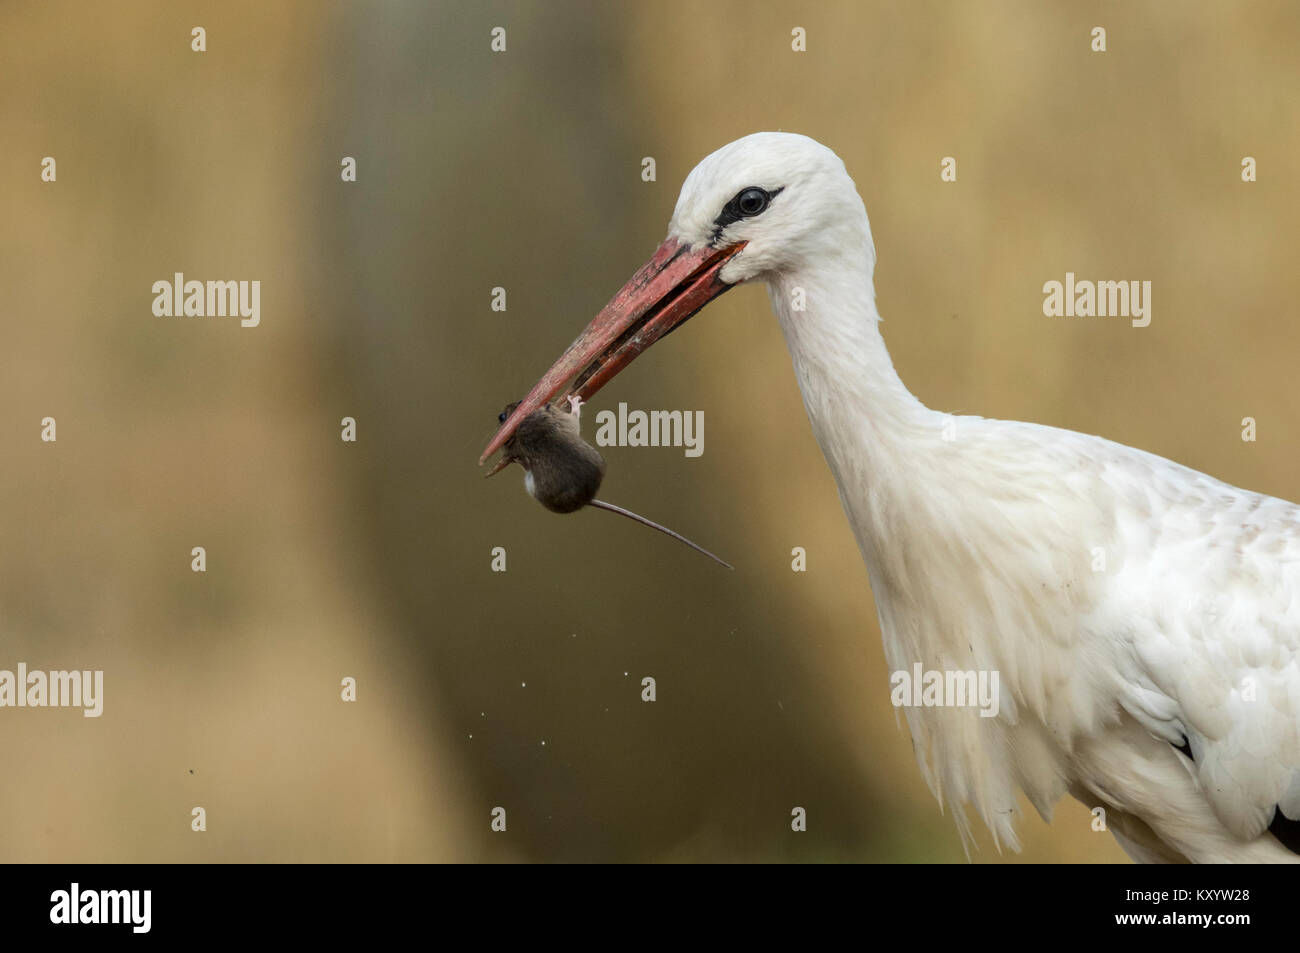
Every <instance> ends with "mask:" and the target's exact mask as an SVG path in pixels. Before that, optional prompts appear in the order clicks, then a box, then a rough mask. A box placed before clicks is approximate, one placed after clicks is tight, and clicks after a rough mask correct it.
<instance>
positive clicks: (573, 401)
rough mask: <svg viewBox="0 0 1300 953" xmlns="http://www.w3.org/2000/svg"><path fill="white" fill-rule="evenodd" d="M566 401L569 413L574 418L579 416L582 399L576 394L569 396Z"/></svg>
mask: <svg viewBox="0 0 1300 953" xmlns="http://www.w3.org/2000/svg"><path fill="white" fill-rule="evenodd" d="M568 399H569V413H571V414H573V416H575V417H578V416H581V414H582V398H581V397H579V396H578V395H577V394H570V395H569V398H568Z"/></svg>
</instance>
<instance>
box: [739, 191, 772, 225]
mask: <svg viewBox="0 0 1300 953" xmlns="http://www.w3.org/2000/svg"><path fill="white" fill-rule="evenodd" d="M770 201H772V196H770V195H768V194H767V191H766V190H764V189H759V188H748V189H745V190H744V191H743V192H741V193H740V194H739V195H737V196H736V208H737V209H738V210H739V211H740V214H741V215H744V216H745V217H746V218H749V217H751V216H754V215H758V214H759V213H761V212H762V211H764V210H765V209H766V208H767V203H768V202H770Z"/></svg>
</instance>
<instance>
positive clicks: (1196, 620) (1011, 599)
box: [669, 133, 1300, 862]
mask: <svg viewBox="0 0 1300 953" xmlns="http://www.w3.org/2000/svg"><path fill="white" fill-rule="evenodd" d="M748 187H760V188H763V189H765V190H767V191H768V192H769V193H775V195H774V196H773V198H772V200H771V203H770V207H768V208H766V209H765V210H764V211H763V212H762V213H761V214H758V215H755V216H753V217H742V218H740V219H739V220H735V221H729V220H728V219H727V218H726V217H724V216H722V215H721V210H722V209H724V207H725V206H726V205H727V203H728V202H730V201H732V199H733V197H734V196H737V194H738V193H740V192H741V191H742V190H744V189H746V188H748ZM777 190H779V192H778V191H777ZM733 218H734V216H733ZM669 237H670V239H676V240H677V241H679V242H680V243H682V245H684V246H690V247H699V246H700V245H711V246H712V247H714V248H723V247H727V246H732V245H735V244H737V243H741V242H743V243H745V245H744V247H743V249H741V250H740V251H739V252H738V253H736V254H735V255H734V257H732V258H731V259H730V260H729V261H727V263H726V265H725V267H724V268H722V270H721V272H720V275H721V278H722V280H723V281H725V282H728V283H735V282H739V281H744V280H749V279H756V280H763V281H765V282H766V283H767V284H768V286H769V289H770V293H771V300H772V307H773V310H774V311H775V312H776V315H777V318H778V319H779V321H780V324H781V329H782V331H783V332H784V335H785V339H786V343H787V345H788V348H789V351H790V357H791V361H792V363H793V365H794V371H795V374H796V376H797V378H798V383H799V389H800V391H801V392H802V394H803V400H804V405H805V408H806V410H807V412H808V418H809V420H810V421H811V422H812V427H813V430H814V432H815V434H816V438H817V442H818V444H819V445H820V446H821V449H822V452H823V454H824V455H825V457H826V460H827V462H828V463H829V465H830V467H831V470H832V471H833V473H834V476H835V480H836V482H837V484H838V486H839V492H840V500H841V503H842V504H843V507H844V511H845V513H846V514H847V515H848V518H849V520H850V522H851V523H852V525H853V530H854V533H855V534H856V537H857V540H858V545H859V547H860V549H861V551H862V556H863V559H864V560H865V562H866V565H867V569H868V572H869V574H870V577H871V584H872V589H873V593H874V596H875V600H876V604H877V606H878V608H879V614H880V627H881V632H882V633H883V637H884V645H885V654H886V657H887V661H888V663H889V666H890V668H891V670H908V669H910V668H911V667H912V665H913V663H914V662H918V661H919V662H921V663H922V664H923V666H924V667H925V668H926V669H931V670H940V671H949V670H971V669H975V670H990V671H994V670H995V671H997V672H998V673H999V676H1000V686H1001V710H1000V712H999V714H998V716H997V717H996V718H981V717H979V715H978V713H977V712H976V711H974V710H972V709H968V708H923V707H916V708H907V709H906V713H907V721H908V726H909V728H910V730H911V733H912V738H913V740H914V742H915V748H916V753H917V757H918V760H919V762H920V766H921V771H922V773H923V774H924V776H925V779H926V781H927V782H928V784H929V785H930V788H931V789H932V790H933V791H934V793H935V795H936V796H937V797H938V798H939V800H940V802H941V803H942V804H945V805H948V806H950V807H951V808H952V810H953V814H954V816H955V817H956V818H957V823H958V826H959V828H960V830H961V832H962V837H963V840H966V839H967V838H968V837H969V822H968V820H967V817H966V813H965V809H966V808H965V806H966V805H969V807H970V809H971V810H973V811H974V813H975V814H977V815H978V816H979V817H980V818H981V819H982V820H983V822H984V823H985V824H986V825H987V826H988V828H989V830H990V831H991V832H992V834H993V837H994V838H995V840H996V841H997V842H998V843H999V844H1000V845H1001V844H1005V845H1008V846H1011V847H1013V848H1014V847H1016V846H1017V839H1016V833H1015V826H1014V824H1015V817H1016V797H1017V789H1021V790H1023V791H1024V792H1025V794H1026V795H1027V796H1028V798H1029V800H1030V802H1031V803H1032V804H1033V805H1034V806H1035V807H1036V808H1037V810H1038V811H1039V812H1040V813H1041V814H1042V815H1043V816H1044V817H1045V818H1047V819H1050V816H1051V811H1052V806H1053V804H1054V803H1055V802H1056V801H1057V800H1058V799H1059V798H1060V797H1061V796H1062V795H1063V794H1066V793H1069V794H1072V795H1074V796H1075V797H1077V798H1078V799H1079V800H1081V801H1082V802H1083V803H1084V804H1085V805H1087V806H1089V807H1095V806H1101V807H1104V808H1105V809H1106V812H1107V822H1108V826H1109V827H1110V828H1111V830H1112V831H1113V832H1114V833H1115V835H1116V837H1117V838H1118V839H1119V841H1120V843H1121V845H1122V846H1123V847H1124V848H1125V850H1127V851H1128V852H1129V853H1130V855H1132V856H1133V857H1134V858H1136V859H1139V860H1191V861H1201V862H1214V861H1296V860H1300V857H1297V855H1296V854H1295V853H1293V852H1292V851H1291V850H1288V849H1287V848H1286V847H1284V846H1283V844H1282V843H1281V842H1280V841H1279V840H1278V839H1277V838H1276V837H1274V836H1273V835H1272V834H1270V833H1269V831H1268V829H1269V825H1270V823H1271V822H1273V821H1274V813H1275V811H1277V810H1278V809H1279V806H1280V810H1281V811H1282V812H1283V814H1284V815H1286V817H1289V818H1290V819H1292V820H1300V508H1298V507H1296V506H1295V505H1294V504H1291V503H1288V502H1285V501H1283V500H1279V499H1274V498H1271V497H1266V496H1261V495H1259V494H1255V493H1250V492H1248V491H1245V490H1240V489H1237V488H1236V487H1232V486H1229V485H1227V484H1224V483H1221V482H1219V481H1217V480H1214V479H1212V478H1210V477H1208V476H1205V475H1203V474H1201V473H1197V472H1196V471H1194V470H1190V469H1188V468H1186V467H1182V466H1179V465H1178V464H1175V463H1172V462H1170V461H1168V460H1164V459H1161V458H1159V457H1156V456H1153V455H1151V454H1148V453H1144V452H1142V451H1140V450H1134V449H1132V448H1129V447H1125V446H1121V445H1119V444H1116V443H1112V442H1110V441H1108V440H1104V439H1102V438H1099V437H1091V436H1085V435H1082V434H1078V433H1073V432H1070V431H1065V430H1058V429H1055V428H1052V427H1044V426H1038V425H1035V424H1028V423H1016V422H1009V421H999V420H986V419H983V418H980V417H965V416H963V417H950V416H949V415H947V414H942V413H939V412H936V411H932V410H929V409H928V408H926V407H925V406H924V405H922V404H921V403H920V401H918V400H917V399H916V398H915V397H913V396H912V395H911V394H910V393H909V392H908V390H907V388H906V387H905V386H904V385H903V383H902V382H901V381H900V379H899V377H898V375H897V373H896V372H895V371H894V368H893V364H892V362H891V361H890V358H889V354H888V352H887V351H886V349H885V345H884V342H883V340H882V338H881V336H880V333H879V330H878V327H877V324H878V322H879V314H878V313H877V311H876V305H875V292H874V288H873V285H872V270H873V267H874V263H875V251H874V246H873V243H872V238H871V231H870V226H869V224H868V221H867V215H866V211H865V209H864V208H863V205H862V201H861V199H860V198H859V197H858V194H857V191H856V189H855V188H854V186H853V182H852V180H851V179H850V178H849V176H848V174H847V172H846V171H845V169H844V165H843V163H842V162H841V161H840V160H839V159H838V158H837V157H836V156H835V154H834V153H832V152H831V151H830V150H829V149H827V148H825V147H824V146H822V145H820V144H818V143H816V142H814V141H813V140H811V139H808V138H806V137H803V136H795V135H788V134H782V133H759V134H756V135H752V136H748V137H746V138H744V139H740V140H738V141H736V142H733V143H731V144H730V145H727V146H725V147H723V148H722V149H720V150H718V151H717V152H715V153H713V154H712V155H710V156H709V157H708V158H706V159H705V160H704V161H703V162H701V163H700V164H699V166H697V167H696V168H695V170H694V171H693V172H691V174H690V176H689V177H688V178H687V180H686V183H685V185H684V186H683V188H682V192H681V197H680V199H679V200H678V203H677V208H676V211H675V213H674V215H673V219H672V222H671V225H670V228H669ZM796 289H802V300H803V301H804V302H806V305H805V308H806V309H805V310H795V309H794V307H793V302H794V301H795V300H796V298H797V296H796ZM945 428H948V431H949V433H948V435H949V436H950V437H952V439H945ZM1099 560H1101V561H1103V562H1101V563H1100V568H1098V566H1099ZM1180 749H1181V750H1180ZM1185 751H1189V752H1190V757H1188V755H1187V754H1186V753H1184V752H1185ZM1285 823H1286V822H1285V819H1283V818H1279V819H1278V821H1277V824H1278V825H1284V824H1285ZM1278 829H1280V827H1279V828H1278Z"/></svg>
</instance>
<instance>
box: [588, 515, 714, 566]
mask: <svg viewBox="0 0 1300 953" xmlns="http://www.w3.org/2000/svg"><path fill="white" fill-rule="evenodd" d="M587 505H588V506H596V507H599V508H600V509H602V510H609V511H610V512H611V513H618V514H619V515H621V516H626V517H627V518H628V519H633V520H636V521H637V522H638V523H641V524H642V525H644V526H649V527H650V528H651V529H657V530H659V532H661V533H666V534H667V535H669V536H671V537H672V538H673V539H675V540H677V541H678V542H681V543H685V544H686V545H687V546H689V547H691V549H693V550H695V551H696V552H697V553H703V554H704V555H705V556H708V557H709V558H710V559H712V560H713V561H714V562H715V563H718V564H719V565H722V566H726V567H727V568H728V569H731V570H735V568H736V567H735V566H733V565H731V563H729V562H727V561H726V560H725V559H719V558H718V557H717V556H715V555H713V553H711V552H709V551H708V550H707V549H705V548H704V547H703V546H697V545H695V544H694V543H692V542H691V541H690V540H689V539H687V538H686V537H685V536H683V535H682V534H681V533H674V532H673V531H672V530H670V529H669V528H668V527H667V526H660V525H659V524H658V523H656V522H654V521H653V520H648V519H646V518H645V517H644V516H638V515H637V514H636V513H633V512H632V511H631V510H625V509H623V507H621V506H615V505H614V504H613V503H606V502H605V501H604V500H592V501H591V502H590V503H588V504H587Z"/></svg>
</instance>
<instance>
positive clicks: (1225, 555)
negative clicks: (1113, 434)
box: [1102, 445, 1300, 853]
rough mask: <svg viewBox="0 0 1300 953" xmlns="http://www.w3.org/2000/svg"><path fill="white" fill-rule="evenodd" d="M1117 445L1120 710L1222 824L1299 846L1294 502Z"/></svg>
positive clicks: (1299, 638) (1297, 527) (1298, 563)
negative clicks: (1123, 617)
mask: <svg viewBox="0 0 1300 953" xmlns="http://www.w3.org/2000/svg"><path fill="white" fill-rule="evenodd" d="M1112 446H1115V445H1112ZM1119 449H1122V450H1123V451H1125V452H1124V453H1123V454H1117V456H1116V458H1115V459H1114V460H1113V463H1112V465H1108V466H1106V467H1104V468H1103V474H1102V478H1103V480H1104V481H1105V482H1106V483H1107V484H1109V485H1110V486H1111V488H1112V489H1113V490H1114V491H1115V498H1116V500H1117V511H1116V514H1115V515H1116V524H1115V525H1116V532H1117V536H1118V540H1117V549H1118V550H1119V552H1118V553H1117V554H1116V556H1117V557H1118V563H1119V564H1118V565H1117V566H1115V567H1114V569H1115V572H1116V581H1117V583H1118V587H1117V592H1118V593H1119V594H1120V596H1119V597H1120V599H1121V600H1122V601H1123V603H1124V604H1125V605H1126V606H1128V607H1129V610H1130V612H1131V626H1129V627H1127V632H1126V633H1125V638H1127V639H1128V640H1129V641H1130V645H1131V659H1132V662H1133V668H1132V670H1131V671H1130V672H1129V673H1127V678H1128V684H1127V686H1126V691H1125V695H1126V698H1125V701H1124V705H1125V708H1126V709H1128V711H1129V712H1130V714H1132V715H1134V716H1135V717H1136V718H1138V720H1139V721H1141V722H1142V724H1143V725H1144V726H1145V727H1147V729H1148V730H1150V731H1151V732H1152V733H1154V734H1156V735H1157V736H1158V737H1161V738H1164V739H1165V740H1167V741H1168V742H1169V743H1170V744H1171V745H1173V746H1174V747H1176V748H1178V749H1179V751H1181V752H1182V754H1183V755H1184V756H1185V757H1186V758H1188V759H1189V763H1188V767H1189V769H1190V770H1191V771H1192V772H1193V773H1194V776H1195V777H1196V779H1197V781H1198V782H1199V785H1200V788H1201V790H1202V792H1203V793H1204V796H1205V797H1206V799H1207V800H1208V801H1209V803H1210V804H1211V806H1212V807H1213V810H1214V812H1215V814H1216V815H1217V816H1218V818H1219V819H1220V820H1221V821H1222V822H1223V824H1224V826H1225V827H1227V828H1228V830H1229V831H1231V832H1232V833H1233V834H1234V835H1236V836H1237V837H1240V838H1242V839H1243V840H1253V839H1254V838H1256V837H1258V836H1259V835H1260V834H1262V833H1263V832H1264V831H1265V830H1271V831H1272V832H1273V833H1274V834H1275V835H1276V836H1277V837H1278V839H1279V840H1280V841H1282V842H1283V844H1285V845H1286V846H1287V847H1289V848H1290V849H1291V850H1292V851H1296V852H1297V853H1300V507H1297V506H1296V505H1294V504H1292V503H1288V502H1286V501H1285V500H1279V499H1276V498H1273V497H1268V496H1262V495H1260V494H1257V493H1250V492H1247V491H1245V490H1240V489H1238V488H1236V487H1233V486H1230V485H1228V484H1225V483H1221V482H1220V481H1218V480H1214V479H1212V478H1210V477H1207V476H1205V475H1204V474H1201V473H1198V472H1196V471H1194V470H1190V469H1187V468H1186V467H1181V466H1178V465H1177V464H1174V463H1171V462H1169V461H1167V460H1163V459H1161V458H1159V457H1155V456H1152V455H1150V454H1145V453H1142V452H1141V451H1134V450H1131V449H1130V448H1126V447H1125V448H1119Z"/></svg>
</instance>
